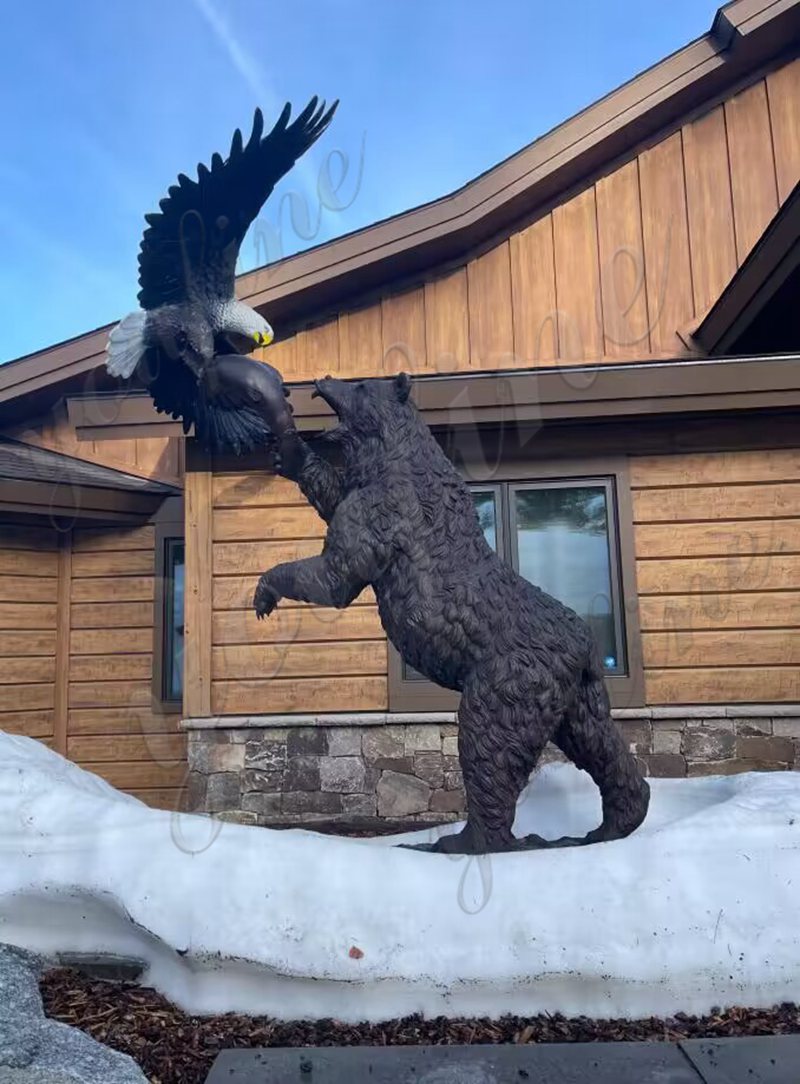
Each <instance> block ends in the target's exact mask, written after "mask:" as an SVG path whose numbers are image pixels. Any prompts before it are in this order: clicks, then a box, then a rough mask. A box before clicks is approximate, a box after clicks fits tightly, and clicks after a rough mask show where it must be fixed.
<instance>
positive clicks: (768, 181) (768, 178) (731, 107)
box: [725, 80, 778, 264]
mask: <svg viewBox="0 0 800 1084" xmlns="http://www.w3.org/2000/svg"><path fill="white" fill-rule="evenodd" d="M725 127H726V130H727V133H728V157H729V164H730V172H731V191H732V193H733V224H734V229H735V233H736V256H737V260H738V262H739V263H740V264H742V263H744V261H745V259H746V258H747V256H748V254H749V253H750V249H751V248H752V247H753V245H754V244H755V243H756V241H757V240H758V239H759V237H760V236H761V234H762V233H763V232H764V230H765V229H766V228H767V225H768V224H769V221H770V219H771V218H772V217H773V215H774V214H775V212H776V211H777V210H778V189H777V183H776V179H775V173H774V170H772V169H770V168H769V164H770V163H771V162H772V161H773V151H772V134H771V132H770V125H769V109H768V107H767V88H766V84H765V83H764V81H763V80H762V81H760V82H758V83H756V84H755V86H752V87H748V89H747V90H744V91H742V93H741V94H737V95H736V96H735V97H734V98H730V99H728V101H727V102H726V103H725ZM755 163H761V166H760V168H757V167H756V166H755Z"/></svg>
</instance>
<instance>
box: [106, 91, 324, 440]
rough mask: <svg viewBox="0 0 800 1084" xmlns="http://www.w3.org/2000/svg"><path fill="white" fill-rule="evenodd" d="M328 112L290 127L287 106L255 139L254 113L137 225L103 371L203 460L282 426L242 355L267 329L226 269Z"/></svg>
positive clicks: (274, 398) (273, 390)
mask: <svg viewBox="0 0 800 1084" xmlns="http://www.w3.org/2000/svg"><path fill="white" fill-rule="evenodd" d="M337 104H338V102H334V103H333V105H332V106H331V107H330V108H329V109H326V107H325V103H324V102H322V103H318V101H317V98H316V97H315V98H312V99H311V101H310V102H309V103H308V105H307V106H306V107H305V109H304V110H303V111H302V112H301V113H300V114H299V115H298V116H297V117H296V119H295V120H294V121H292V122H291V123H290V117H291V106H290V105H289V104H287V105H286V106H285V107H284V109H283V112H282V113H281V115H280V117H279V118H278V121H277V123H276V124H275V126H274V128H273V129H272V130H271V131H270V132H269V133H268V134H267V135H264V118H263V115H262V113H261V110H260V109H257V110H256V113H255V119H254V121H253V130H252V133H251V135H250V138H249V139H248V141H247V143H246V144H245V143H244V141H243V139H242V133H241V131H239V129H237V130H236V132H235V133H234V136H233V140H232V143H231V149H230V154H229V155H228V157H227V159H225V160H224V161H223V159H222V157H221V156H220V155H219V154H214V155H213V157H212V159H211V168H210V169H209V168H208V167H206V166H205V165H203V164H202V163H201V164H200V165H199V166H198V167H197V180H196V181H195V180H192V179H191V178H190V177H187V176H186V175H185V174H183V173H182V174H180V175H179V177H178V183H177V184H175V185H173V186H172V187H171V188H170V189H169V192H168V195H167V196H166V197H165V198H164V199H162V200H161V202H160V204H159V206H160V208H161V210H160V211H159V212H156V213H155V214H148V215H145V221H146V222H147V228H146V229H145V231H144V235H143V236H142V242H141V247H140V250H139V286H140V290H139V295H138V300H139V305H140V306H141V307H140V308H139V309H137V310H136V311H135V312H132V313H130V314H129V315H128V316H126V317H125V318H124V319H123V320H122V321H121V322H120V323H119V324H117V326H116V327H115V328H114V329H113V330H112V332H111V334H110V336H109V339H108V345H107V348H106V367H107V369H108V372H109V373H110V374H111V375H112V376H115V377H120V378H124V379H128V378H131V377H134V376H136V377H138V379H139V380H141V381H142V382H143V383H144V384H145V386H146V387H147V388H148V390H149V392H150V394H151V395H152V397H153V402H154V404H155V407H156V409H157V410H158V411H159V412H164V413H167V414H170V415H171V416H172V417H173V418H178V419H180V420H181V421H182V423H183V430H184V432H186V433H188V432H189V430H190V428H191V427H192V425H194V430H195V435H196V436H197V437H198V439H199V440H200V441H201V443H202V444H203V445H204V446H205V447H207V448H208V449H209V450H211V451H233V452H234V453H236V454H242V453H244V452H247V451H251V450H253V449H255V448H263V447H269V446H270V445H272V444H273V443H274V441H275V440H276V439H277V438H278V437H280V435H281V434H282V433H283V432H285V431H286V430H287V429H288V428H291V426H292V424H293V423H292V418H291V410H290V408H289V406H288V403H287V401H286V393H285V391H284V388H283V380H282V377H281V375H280V373H279V372H278V371H277V370H276V369H274V368H273V367H272V366H270V365H266V364H264V363H263V362H260V361H256V360H255V359H252V358H247V357H243V356H242V355H243V354H247V353H250V352H251V351H252V350H254V349H255V348H256V347H257V346H266V345H267V344H268V343H270V342H271V341H272V338H273V333H272V328H271V327H270V326H269V324H268V323H267V321H266V320H265V319H264V318H263V316H261V315H260V314H259V313H257V312H256V311H255V310H254V309H251V308H250V307H249V306H248V305H245V304H243V303H242V302H241V301H237V300H236V298H235V296H234V279H235V273H236V259H237V256H238V254H239V247H240V246H241V243H242V241H243V239H244V236H245V234H246V233H247V230H248V227H249V226H250V224H251V222H253V220H254V219H255V217H256V215H257V214H258V212H259V211H260V209H261V207H262V205H263V204H264V202H265V201H266V199H267V198H268V196H269V194H270V193H271V192H272V190H273V188H274V187H275V185H276V184H277V182H278V181H279V180H280V178H281V177H283V176H284V174H285V173H287V172H288V171H289V170H290V169H291V167H292V166H293V165H294V163H295V162H296V161H297V159H298V158H299V157H300V156H301V155H302V154H303V153H304V152H305V151H307V150H308V148H309V147H310V146H311V145H312V144H313V143H314V142H315V141H316V140H317V139H319V137H320V136H321V135H322V133H323V132H324V131H325V129H326V128H327V127H328V124H329V123H330V121H331V118H332V116H333V114H334V111H335V110H336V106H337Z"/></svg>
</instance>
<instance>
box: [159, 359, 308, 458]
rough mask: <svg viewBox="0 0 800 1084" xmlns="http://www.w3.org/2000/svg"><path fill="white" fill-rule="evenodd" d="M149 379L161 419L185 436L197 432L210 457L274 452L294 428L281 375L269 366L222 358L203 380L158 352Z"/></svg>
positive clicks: (263, 363) (213, 364)
mask: <svg viewBox="0 0 800 1084" xmlns="http://www.w3.org/2000/svg"><path fill="white" fill-rule="evenodd" d="M144 375H145V379H146V381H147V385H148V390H149V392H150V394H151V395H152V397H153V405H154V406H155V408H156V410H157V411H158V412H159V414H169V415H171V417H173V418H175V419H176V420H177V421H180V422H181V424H182V427H183V431H184V433H187V434H188V433H189V431H190V429H191V427H192V426H194V433H195V437H196V438H197V440H198V441H199V442H200V444H201V445H202V446H203V447H204V448H206V449H207V450H208V451H211V452H233V453H234V454H235V455H243V454H244V453H246V452H252V451H255V450H257V449H259V448H260V449H269V448H272V447H274V446H275V444H276V441H277V440H279V439H280V437H281V436H282V434H283V433H285V432H286V431H287V430H288V429H292V428H293V427H294V423H293V421H292V410H291V407H290V406H289V404H288V402H287V400H286V393H285V391H284V388H283V379H282V377H281V374H280V373H279V372H278V370H277V369H275V368H273V367H272V366H271V365H267V364H266V363H265V362H261V361H254V360H253V359H252V358H246V357H240V356H238V355H235V354H227V355H223V356H217V357H215V358H214V359H213V360H212V361H211V362H210V364H209V366H208V368H207V369H206V371H205V372H204V374H203V377H202V379H201V380H198V379H197V378H196V377H195V375H194V373H192V372H191V370H190V369H189V368H188V366H186V365H175V364H174V363H173V362H171V361H170V360H169V358H167V357H166V355H164V354H163V353H161V351H160V350H159V349H158V348H157V347H153V348H151V349H150V350H149V351H148V355H147V358H146V368H145V373H144Z"/></svg>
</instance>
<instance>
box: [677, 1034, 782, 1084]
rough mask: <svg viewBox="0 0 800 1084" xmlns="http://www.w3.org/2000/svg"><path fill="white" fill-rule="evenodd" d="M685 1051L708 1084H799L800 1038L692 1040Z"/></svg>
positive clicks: (769, 1036) (686, 1045)
mask: <svg viewBox="0 0 800 1084" xmlns="http://www.w3.org/2000/svg"><path fill="white" fill-rule="evenodd" d="M681 1049H682V1050H683V1052H684V1054H686V1056H687V1058H689V1060H690V1061H691V1063H692V1065H693V1066H694V1067H695V1068H696V1069H697V1071H698V1072H699V1073H700V1077H701V1079H702V1080H703V1082H704V1084H798V1081H800V1035H780V1036H772V1035H764V1036H753V1037H752V1038H748V1039H688V1040H687V1041H686V1042H683V1043H681Z"/></svg>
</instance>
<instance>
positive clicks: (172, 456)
mask: <svg viewBox="0 0 800 1084" xmlns="http://www.w3.org/2000/svg"><path fill="white" fill-rule="evenodd" d="M106 420H107V419H105V418H98V424H100V423H102V422H104V421H106ZM108 420H113V417H112V418H109V419H108ZM5 432H6V433H7V435H8V436H10V437H13V438H14V439H15V440H20V441H22V442H23V443H25V444H32V445H34V446H35V447H37V448H48V449H50V450H51V451H55V452H60V453H62V454H63V455H69V456H72V457H73V458H75V459H84V460H86V461H88V462H90V463H98V464H100V465H101V466H104V467H112V468H113V469H114V470H121V471H124V472H125V473H127V474H135V475H138V476H140V477H142V478H155V479H157V480H159V481H162V482H169V483H171V484H173V485H177V484H179V483H180V481H181V477H182V473H183V457H182V453H181V438H179V437H144V438H138V439H136V440H102V441H85V440H78V438H77V436H76V435H75V430H74V429H73V427H72V426H71V425H70V422H69V418H68V417H67V413H66V409H65V407H64V404H63V403H61V404H59V406H57V407H56V408H54V410H53V411H52V412H51V413H50V414H48V415H46V416H45V417H43V418H36V419H32V420H29V421H26V422H24V423H23V424H21V425H19V426H14V427H12V428H11V429H8V430H6V431H5Z"/></svg>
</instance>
